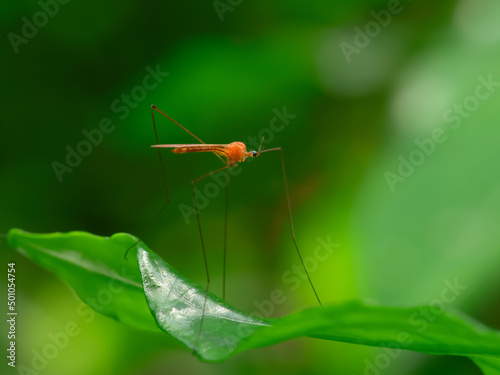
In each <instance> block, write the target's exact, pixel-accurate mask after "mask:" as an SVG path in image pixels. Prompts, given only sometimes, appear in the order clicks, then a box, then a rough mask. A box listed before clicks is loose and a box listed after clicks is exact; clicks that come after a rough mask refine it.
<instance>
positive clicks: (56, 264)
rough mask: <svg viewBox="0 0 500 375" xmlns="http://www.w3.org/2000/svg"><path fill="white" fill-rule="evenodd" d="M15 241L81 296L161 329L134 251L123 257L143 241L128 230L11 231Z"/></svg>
mask: <svg viewBox="0 0 500 375" xmlns="http://www.w3.org/2000/svg"><path fill="white" fill-rule="evenodd" d="M7 242H8V244H9V246H11V247H13V248H15V249H17V251H19V252H20V253H21V254H23V255H25V256H27V257H28V258H30V259H31V260H32V261H33V262H35V263H37V264H39V265H41V266H42V267H44V268H46V269H47V270H49V271H52V272H54V273H55V274H56V275H57V276H58V277H59V278H60V279H62V280H64V281H66V282H68V283H69V285H70V286H71V287H72V288H73V289H74V290H75V292H76V294H77V295H78V297H80V299H81V300H82V301H83V302H85V303H86V304H87V305H89V306H90V307H91V308H93V309H94V310H96V311H97V312H99V313H101V314H103V315H106V316H109V317H112V318H114V319H116V320H118V321H120V322H122V323H125V324H127V325H130V326H132V327H136V328H139V329H144V330H148V331H156V332H158V331H159V330H158V327H157V326H156V324H155V321H154V319H153V317H152V316H151V313H150V312H149V309H148V305H147V303H146V300H145V298H144V292H143V290H142V278H141V272H140V270H139V266H138V264H137V260H136V259H135V257H134V256H130V255H129V257H128V260H125V259H124V258H123V255H124V253H125V251H126V250H127V249H128V248H129V247H130V246H132V245H133V244H134V243H135V242H137V238H135V237H133V236H131V235H128V234H121V233H119V234H115V235H114V236H112V237H110V238H107V237H99V236H94V235H92V234H89V233H85V232H69V233H50V234H35V233H28V232H24V231H22V230H19V229H11V230H10V231H9V233H8V237H7Z"/></svg>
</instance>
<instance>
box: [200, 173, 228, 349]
mask: <svg viewBox="0 0 500 375" xmlns="http://www.w3.org/2000/svg"><path fill="white" fill-rule="evenodd" d="M227 168H229V165H226V166H225V167H222V168H219V169H216V170H215V171H212V172H209V173H207V174H205V175H203V176H201V177H198V178H197V179H196V180H193V181H191V186H192V190H193V202H194V209H195V211H196V221H197V222H198V230H199V232H200V240H201V250H202V251H203V261H204V262H205V272H206V274H207V289H206V290H205V300H204V302H203V310H202V313H201V320H200V329H199V331H198V336H197V337H196V341H195V343H194V347H193V353H194V352H195V351H196V347H197V346H198V341H199V340H200V335H201V330H202V328H203V320H204V319H205V309H206V307H207V298H208V288H209V286H210V275H209V273H208V262H207V253H206V251H205V243H204V242H203V234H202V232H201V223H200V212H199V210H198V204H197V203H196V191H195V184H196V183H197V182H199V181H201V180H203V179H204V178H205V177H208V176H210V175H212V174H214V173H217V172H219V171H222V170H223V169H227ZM226 186H227V185H226Z"/></svg>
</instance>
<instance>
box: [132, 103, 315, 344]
mask: <svg viewBox="0 0 500 375" xmlns="http://www.w3.org/2000/svg"><path fill="white" fill-rule="evenodd" d="M155 111H157V112H159V113H161V114H162V115H163V116H165V117H167V118H168V119H169V120H171V121H172V122H173V123H175V124H176V125H178V126H179V127H181V128H182V129H183V130H184V131H186V132H187V133H188V134H189V135H191V136H192V137H193V138H195V139H196V140H197V141H198V142H200V143H196V144H160V142H159V139H158V132H157V130H156V122H155V116H154V113H155ZM151 116H152V118H153V127H154V131H155V137H156V145H152V146H151V147H152V148H156V149H158V155H159V158H160V165H161V170H162V176H163V184H164V188H165V191H166V194H167V204H168V203H169V202H170V196H169V192H168V187H167V178H166V175H165V169H164V168H163V159H162V154H161V150H162V149H170V150H171V151H172V152H173V153H176V154H184V153H191V152H211V153H213V154H215V155H216V156H217V157H218V158H219V159H220V160H221V161H222V162H223V163H224V167H222V168H219V169H216V170H214V171H212V172H209V173H206V174H204V175H203V176H201V177H198V178H196V179H194V180H192V181H191V185H192V192H193V200H194V208H195V212H196V220H197V223H198V230H199V233H200V240H201V249H202V252H203V260H204V263H205V271H206V276H207V287H206V290H205V301H204V304H203V310H202V316H201V319H200V328H199V331H198V336H197V338H196V342H195V346H194V349H196V346H197V343H198V340H199V338H200V334H201V332H202V326H203V319H204V316H205V309H206V303H207V297H208V290H209V285H210V276H209V272H208V263H207V255H206V251H205V244H204V241H203V234H202V230H201V223H200V215H199V210H198V206H197V203H196V191H195V184H196V183H197V182H199V181H201V180H203V179H204V178H206V177H208V176H210V175H212V174H214V173H217V172H219V171H222V170H226V169H230V168H233V167H235V166H237V165H238V163H241V162H244V161H245V160H246V159H247V158H257V157H259V156H260V155H261V154H263V153H265V152H271V151H280V154H281V166H282V172H283V179H284V181H285V192H286V198H287V204H288V217H289V220H290V230H291V235H292V240H293V243H294V246H295V249H296V250H297V254H298V256H299V259H300V262H301V263H302V267H303V269H304V271H305V274H306V275H307V278H308V280H309V283H310V285H311V288H312V290H313V292H314V295H315V296H316V299H317V300H318V303H319V304H320V305H322V304H321V301H320V299H319V297H318V294H317V292H316V289H315V288H314V285H313V283H312V281H311V278H310V277H309V273H308V272H307V268H306V267H305V264H304V261H303V259H302V256H301V254H300V251H299V248H298V246H297V242H296V240H295V232H294V229H293V220H292V209H291V205H290V195H289V192H288V183H287V179H286V172H285V160H284V158H283V150H282V148H281V147H276V148H271V149H267V150H262V142H261V145H260V147H259V149H258V150H257V151H247V148H246V146H245V144H244V143H242V142H232V143H229V144H206V143H205V142H203V141H202V140H201V139H200V138H198V137H197V136H196V135H194V134H193V133H191V132H190V131H189V130H188V129H186V128H185V127H184V126H182V125H181V124H179V123H178V122H177V121H175V120H174V119H173V118H172V117H170V116H169V115H167V114H166V113H164V112H163V111H161V110H160V109H158V108H157V107H156V106H154V105H152V106H151ZM263 140H264V139H262V141H263ZM228 177H229V175H228V174H227V175H226V183H225V192H226V204H225V205H226V207H225V224H224V249H223V254H224V255H223V266H222V272H223V275H222V299H223V300H225V291H226V243H227V216H228V215H227V211H228V194H227V187H228ZM164 208H165V207H164ZM162 211H163V210H162ZM131 248H132V247H131ZM129 250H130V248H129ZM127 252H128V250H127Z"/></svg>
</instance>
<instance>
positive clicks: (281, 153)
mask: <svg viewBox="0 0 500 375" xmlns="http://www.w3.org/2000/svg"><path fill="white" fill-rule="evenodd" d="M269 151H280V155H281V168H282V170H283V179H284V180H285V191H286V200H287V204H288V217H289V219H290V230H291V232H292V240H293V244H294V245H295V249H296V250H297V254H298V256H299V259H300V262H301V263H302V268H303V269H304V272H305V273H306V275H307V279H308V280H309V284H311V288H312V290H313V292H314V295H315V296H316V299H317V300H318V303H319V305H320V306H323V304H322V303H321V301H320V299H319V296H318V293H316V289H315V288H314V285H313V283H312V280H311V277H310V276H309V272H307V268H306V265H305V264H304V260H303V259H302V255H301V254H300V251H299V247H298V245H297V241H296V240H295V231H294V229H293V219H292V205H291V204H290V194H289V192H288V182H287V179H286V170H285V158H284V157H283V149H282V148H281V147H277V148H272V149H269V150H263V151H261V152H260V153H264V152H269Z"/></svg>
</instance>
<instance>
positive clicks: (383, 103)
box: [0, 0, 500, 375]
mask: <svg viewBox="0 0 500 375" xmlns="http://www.w3.org/2000/svg"><path fill="white" fill-rule="evenodd" d="M55 4H56V5H55ZM231 4H232V5H231ZM499 4H500V3H498V2H497V1H494V0H484V1H480V2H478V1H474V0H459V1H449V0H445V1H439V2H436V1H430V0H425V1H424V0H420V1H413V2H412V1H402V2H401V3H399V4H398V3H397V2H394V1H389V2H388V1H366V0H355V1H350V2H337V3H335V2H331V1H326V0H318V1H313V2H304V1H284V0H278V1H272V2H269V1H264V0H255V1H244V0H243V1H235V0H233V1H232V2H229V1H218V2H209V1H207V2H196V1H183V2H154V1H138V0H125V1H121V2H119V3H116V2H114V3H113V2H110V1H95V0H88V1H79V0H69V1H67V0H66V3H65V4H61V3H59V2H58V3H55V2H53V1H52V2H51V1H47V2H43V0H42V2H40V3H37V2H36V1H17V2H12V1H11V2H6V3H3V5H2V12H0V14H1V15H0V18H1V25H2V35H4V43H3V46H2V58H1V60H0V69H1V71H2V74H1V75H0V80H1V81H0V82H1V85H0V90H1V103H2V111H1V112H0V116H1V118H2V135H1V139H2V147H1V148H0V155H1V158H0V160H1V165H0V174H1V176H2V177H1V181H2V182H1V184H0V197H1V202H2V203H1V206H0V207H1V213H2V214H1V216H0V231H2V232H3V233H6V232H7V230H8V229H9V228H12V227H18V228H22V229H24V230H27V231H31V232H41V233H43V232H55V231H62V232H64V231H71V230H85V231H89V232H92V233H95V234H99V235H111V234H113V233H116V232H129V233H132V234H135V235H137V236H139V237H141V238H143V239H144V241H145V242H146V243H147V244H148V246H150V247H151V248H152V249H154V250H155V251H156V252H158V253H159V254H160V255H161V256H162V257H164V259H166V260H167V261H168V262H169V263H170V264H172V265H173V266H174V267H175V268H176V269H178V270H179V271H180V272H182V273H183V274H185V275H187V276H188V277H190V278H191V279H193V280H195V281H196V282H198V283H200V284H202V285H204V284H203V283H204V280H205V275H204V266H203V261H202V256H201V250H200V247H199V237H198V229H197V226H196V222H195V221H194V220H190V223H189V224H186V222H185V220H184V219H183V216H182V214H181V212H180V209H179V205H181V204H187V205H189V204H191V199H192V198H191V191H190V181H191V180H192V179H194V178H196V177H198V176H201V175H203V174H204V173H206V172H208V171H210V170H213V169H215V168H218V167H220V161H217V159H216V158H214V157H212V156H208V155H199V154H198V155H196V154H194V155H175V154H170V153H165V154H164V161H165V165H166V172H167V177H168V183H169V190H170V194H171V198H172V202H171V204H170V206H169V207H168V208H167V210H166V212H165V213H164V214H163V215H162V216H161V218H160V219H156V217H157V213H158V211H159V209H160V208H161V206H162V205H163V203H164V202H165V194H164V191H163V190H162V178H161V170H160V166H159V161H158V155H157V153H156V151H154V150H152V149H151V148H150V145H151V144H154V143H155V138H154V132H153V127H152V122H151V115H150V106H151V104H155V105H156V106H158V107H159V108H160V109H162V110H163V111H165V112H166V113H168V114H169V115H170V116H172V117H173V118H174V119H176V120H177V121H179V122H180V123H182V124H183V125H185V126H186V127H188V128H189V129H190V130H191V131H192V132H193V133H194V134H196V135H197V136H198V137H200V138H201V139H203V140H204V141H205V142H207V143H229V142H232V141H244V142H247V140H248V139H249V137H253V138H256V137H257V138H260V137H262V136H264V135H265V136H266V138H265V140H264V142H265V145H266V147H278V146H282V147H283V149H284V154H285V160H286V164H287V172H288V182H289V185H290V195H291V201H292V206H293V211H294V223H295V231H296V236H297V240H298V243H299V246H300V248H301V251H302V254H303V256H304V257H312V256H313V255H314V250H315V248H316V247H317V246H318V243H319V242H318V241H321V240H325V241H326V240H328V239H330V240H331V241H332V242H335V243H338V244H339V247H338V248H337V249H336V251H335V252H334V254H333V255H332V256H330V257H328V259H327V260H325V261H322V262H319V264H318V266H317V268H316V269H315V270H314V271H313V272H311V277H312V279H313V281H314V282H315V285H316V288H317V290H318V293H319V295H320V297H321V298H322V300H323V302H324V303H327V304H331V303H335V302H338V301H344V300H348V299H353V298H354V299H355V298H361V299H364V300H368V301H375V302H380V303H382V304H386V305H394V306H411V305H417V304H423V305H427V304H430V303H431V302H432V301H433V300H435V299H439V298H440V294H441V291H442V290H443V288H444V286H445V284H444V283H445V281H446V280H449V281H454V280H458V282H459V283H460V284H463V285H465V286H467V289H465V291H463V293H461V295H460V296H459V297H458V298H457V299H456V301H454V302H453V303H452V304H451V306H449V307H453V308H458V309H461V310H463V311H465V312H467V313H469V314H471V315H472V316H474V317H475V318H477V319H479V320H481V321H482V322H484V323H486V324H488V325H489V326H492V327H495V328H500V318H499V314H498V312H499V310H500V298H499V297H498V294H499V293H498V292H499V290H500V279H499V278H498V264H499V261H500V251H499V250H500V235H499V233H500V232H499V231H498V225H499V222H500V221H499V219H500V217H499V216H500V176H499V173H498V160H499V156H500V148H499V147H498V139H500V127H499V126H498V125H499V124H498V122H499V118H500V104H499V98H500V92H498V91H500V90H499V85H498V84H496V83H495V82H500V48H499V47H500V26H499V24H498V19H499V18H500V5H499ZM44 9H45V10H44ZM391 12H392V13H391ZM44 14H45V16H44ZM33 22H34V23H36V24H38V25H40V27H37V26H36V25H34V26H29V24H30V23H33ZM151 70H152V71H155V70H157V71H160V72H162V73H161V74H162V75H160V76H158V77H157V78H156V80H155V79H147V76H148V74H150V71H151ZM167 73H168V76H167ZM145 79H146V82H144V80H145ZM488 80H489V81H492V82H493V83H490V84H485V83H484V82H485V81H488ZM145 84H146V86H147V87H148V88H144V85H145ZM153 86H155V87H153ZM284 107H286V110H287V112H288V113H289V114H293V115H296V117H295V118H293V119H290V121H289V123H288V124H286V126H284V129H283V130H282V131H277V132H271V133H270V132H269V131H267V130H263V129H266V128H267V129H269V128H270V126H271V123H273V124H278V125H279V124H280V122H279V121H278V122H276V123H274V122H272V121H273V118H274V117H275V113H276V111H283V109H284ZM106 119H109V120H110V121H111V122H112V125H111V127H110V129H112V130H111V131H110V132H108V133H106V134H103V136H102V141H101V142H100V143H99V144H98V145H94V146H92V149H91V150H86V149H85V145H81V146H80V151H82V152H84V153H87V154H88V155H86V156H83V157H81V161H80V162H79V163H76V164H77V165H76V166H74V168H71V172H70V171H69V170H66V172H63V173H61V172H59V177H58V175H57V173H56V172H55V171H54V163H55V162H56V163H61V164H60V165H59V164H58V165H59V167H58V168H61V165H62V164H66V165H67V162H66V158H67V154H68V147H69V148H70V149H72V150H78V147H79V146H78V145H79V144H81V143H82V141H85V140H86V139H87V138H86V136H85V134H84V133H82V132H83V131H86V132H92V131H93V129H99V125H100V123H101V122H102V121H103V120H104V121H107V120H106ZM157 122H158V126H159V128H160V130H159V137H160V141H161V142H163V143H191V142H193V139H192V138H190V137H189V135H187V134H186V133H185V132H183V131H182V130H181V129H180V128H178V127H176V126H175V125H174V124H173V123H171V122H170V121H169V120H168V119H166V118H161V116H158V117H157ZM435 129H442V131H443V132H444V136H443V137H445V141H444V142H442V143H433V145H431V144H430V143H429V141H426V140H427V139H430V138H431V137H432V135H433V134H435V133H433V132H435ZM93 134H95V132H94V133H93ZM96 137H97V136H96ZM98 138H99V137H97V139H98ZM418 144H424V145H427V146H426V147H427V148H426V150H427V154H425V153H423V151H419V150H421V149H420V148H419V146H418ZM249 148H251V149H253V147H250V146H249ZM401 160H404V161H401ZM411 162H412V163H414V164H417V165H416V166H409V165H407V163H411ZM242 167H243V168H242V173H241V174H240V175H238V176H237V177H234V178H232V180H231V183H230V186H229V202H230V205H229V226H228V233H229V234H228V260H227V262H228V265H227V267H228V276H227V277H228V286H227V301H228V302H229V303H230V304H232V305H234V306H236V307H237V308H239V309H242V310H244V311H247V312H251V311H255V310H256V309H257V306H258V305H259V304H261V303H262V302H263V301H265V300H267V299H269V296H270V293H271V292H272V291H273V290H274V289H280V290H282V291H283V292H284V294H285V296H286V300H285V302H284V303H283V304H280V305H278V306H275V309H274V311H272V312H270V313H271V316H274V317H277V316H282V315H285V314H287V313H290V312H292V311H295V310H298V309H302V308H305V307H308V306H314V305H315V304H316V301H315V299H314V295H313V294H312V292H311V290H310V287H309V285H307V284H306V283H305V282H303V283H301V285H300V287H299V288H298V290H295V291H293V290H291V288H290V284H289V283H288V284H287V283H286V282H285V281H284V280H283V275H284V274H285V273H286V272H287V271H289V270H291V269H292V267H293V266H294V265H297V264H298V259H297V255H296V253H295V251H294V248H293V244H292V242H291V239H290V231H289V226H288V222H287V211H286V196H285V194H284V189H283V179H282V176H281V170H280V160H279V155H278V154H272V153H270V154H265V155H262V157H261V158H259V159H256V160H253V161H252V162H247V163H244V164H243V165H242ZM398 168H399V169H401V171H402V173H403V175H401V171H399V172H398ZM388 172H390V173H393V174H392V175H388ZM388 176H389V177H388ZM395 176H399V177H395ZM388 178H389V182H388ZM391 181H392V182H391ZM204 186H206V185H203V184H200V186H199V188H200V190H202V191H203V189H204ZM209 202H210V203H209V205H208V206H207V207H206V208H205V209H203V210H202V212H201V220H202V225H203V230H204V234H205V239H206V247H207V251H208V260H209V266H210V270H211V276H212V284H211V285H212V287H211V290H212V291H214V292H215V293H217V294H218V295H220V294H221V271H222V264H221V263H222V262H221V260H222V243H223V230H224V227H223V223H224V194H217V196H216V197H215V198H213V199H210V200H209ZM193 218H194V217H191V219H193ZM0 239H2V238H0ZM0 246H1V249H2V251H1V259H2V264H3V267H5V268H7V266H6V264H7V262H9V261H15V262H16V267H17V278H18V279H17V291H18V292H17V301H18V311H19V317H18V326H17V328H18V334H19V336H18V364H19V365H24V366H26V368H33V366H32V363H33V362H32V361H33V360H34V358H36V357H37V353H41V352H42V351H43V349H44V347H46V346H47V344H50V343H51V340H50V335H51V334H56V333H58V332H63V331H64V329H65V326H66V324H67V323H68V322H75V323H76V324H77V325H78V327H79V329H80V330H81V332H80V331H79V332H80V333H79V334H78V335H77V336H76V337H74V338H71V340H70V342H69V343H68V345H67V346H66V347H65V348H63V349H61V350H60V352H59V353H58V354H57V355H55V356H54V358H51V359H49V360H47V361H46V363H45V365H44V366H43V370H42V371H37V372H36V373H40V374H56V375H59V374H73V375H80V374H95V375H98V374H107V375H112V374H126V375H132V374H141V375H142V374H144V375H146V374H147V375H153V374H165V373H173V374H181V373H182V374H254V373H260V374H275V373H285V372H286V373H288V374H301V373H308V374H325V373H328V374H330V373H331V374H371V372H369V370H367V369H368V363H373V362H374V361H375V360H376V358H377V355H379V354H380V353H383V350H384V349H377V348H369V347H363V346H356V345H349V344H340V343H332V342H327V341H319V340H312V339H301V340H295V341H292V342H288V343H284V344H280V345H277V346H274V347H270V348H264V349H259V350H253V351H250V352H246V353H243V354H239V355H237V356H236V357H234V358H232V359H230V360H229V361H227V362H226V363H223V364H215V365H214V364H204V363H200V362H198V360H197V359H196V358H195V357H193V356H192V355H191V354H190V352H189V350H187V349H186V348H185V347H183V346H182V345H180V344H178V343H177V342H175V341H174V340H173V339H170V338H169V337H167V336H166V335H161V334H158V335H155V334H150V333H144V332H139V331H136V330H133V329H131V328H128V327H126V326H123V325H120V324H119V323H117V322H115V321H114V320H111V319H109V318H105V317H102V316H99V315H95V316H89V315H85V314H82V313H81V310H80V309H79V306H80V301H79V300H78V299H77V298H76V296H75V295H74V294H73V293H72V291H71V290H70V289H69V288H68V287H67V286H66V285H64V284H63V283H62V282H61V281H60V280H58V279H57V278H56V277H55V276H53V275H52V274H50V273H48V272H46V271H45V270H43V269H42V268H40V267H38V266H36V265H34V264H33V263H31V262H30V261H28V260H27V259H25V258H23V257H22V256H21V255H19V254H17V253H15V252H14V251H13V250H12V249H9V248H8V247H7V246H6V244H5V241H4V240H3V239H2V242H1V243H0ZM1 283H2V285H3V284H4V283H6V278H2V281H1ZM5 290H6V288H5V287H2V300H3V301H5V299H4V298H5ZM5 341H6V338H5V335H2V343H4V345H5V344H6V342H5ZM5 367H6V366H4V364H3V363H2V369H3V368H5ZM18 370H19V369H18ZM2 372H3V370H2ZM14 373H22V372H17V371H16V372H14ZM26 373H29V372H26ZM380 373H383V374H444V373H446V374H479V373H480V372H479V370H478V369H477V368H476V367H475V366H474V365H473V364H472V362H470V361H469V360H467V359H460V358H455V357H431V356H428V355H422V354H416V353H410V352H404V353H402V354H401V355H400V356H398V357H397V358H396V359H394V360H393V361H392V362H391V363H390V366H389V367H387V368H386V369H383V371H382V370H380Z"/></svg>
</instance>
